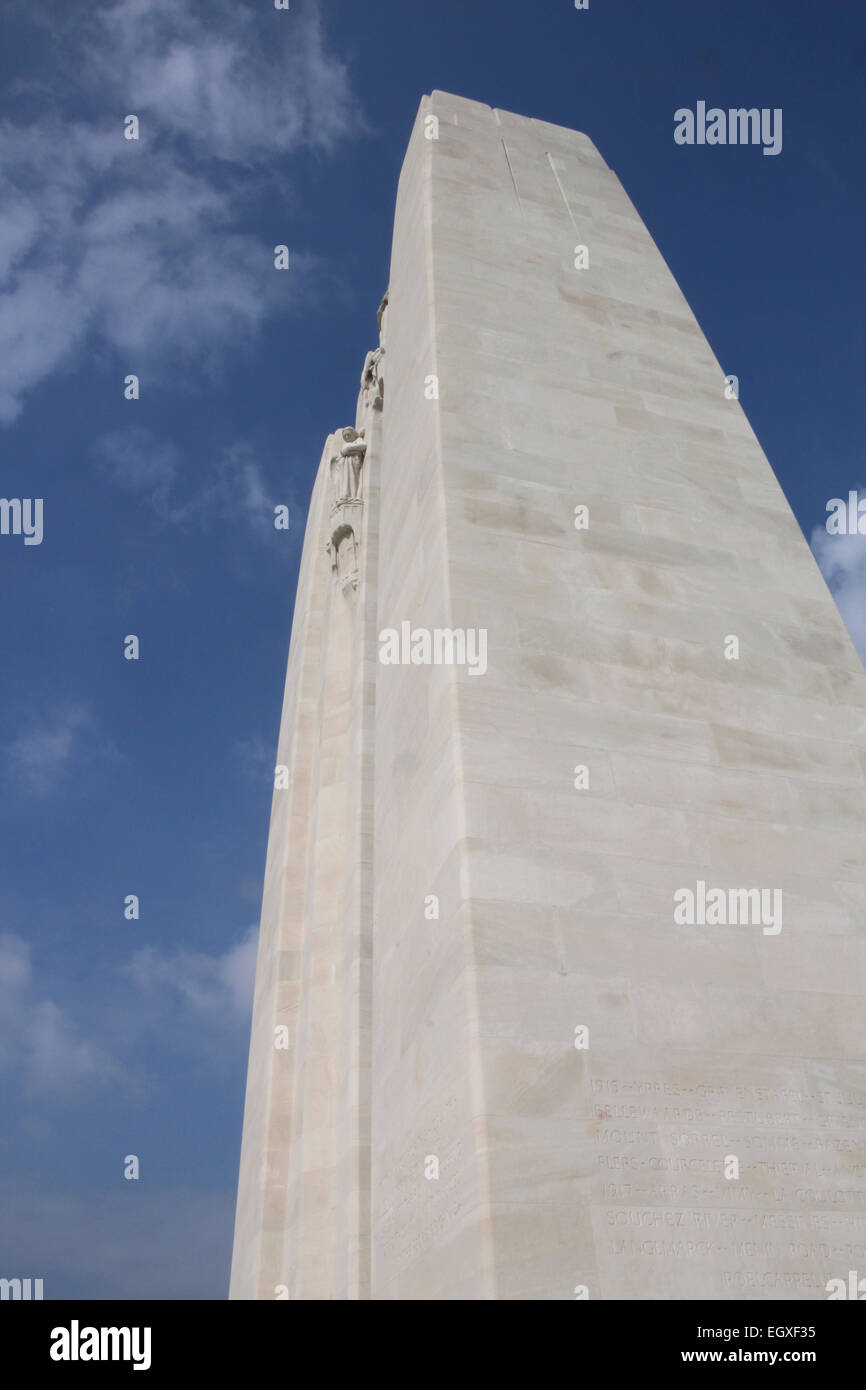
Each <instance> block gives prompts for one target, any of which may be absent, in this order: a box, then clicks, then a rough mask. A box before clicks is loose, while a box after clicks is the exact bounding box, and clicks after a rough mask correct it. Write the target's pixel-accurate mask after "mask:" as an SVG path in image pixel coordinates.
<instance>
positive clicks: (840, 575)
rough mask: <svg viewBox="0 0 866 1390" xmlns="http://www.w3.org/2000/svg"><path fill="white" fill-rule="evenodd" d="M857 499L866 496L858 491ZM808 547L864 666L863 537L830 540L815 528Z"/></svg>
mask: <svg viewBox="0 0 866 1390" xmlns="http://www.w3.org/2000/svg"><path fill="white" fill-rule="evenodd" d="M860 496H861V497H864V496H866V491H864V490H863V489H862V488H861V489H860ZM811 545H812V553H813V555H814V556H815V559H816V560H817V561H818V564H819V565H820V567H821V573H822V574H823V575H824V578H825V579H826V581H827V584H828V586H829V588H830V592H831V593H832V595H833V597H834V599H835V600H836V603H837V605H838V608H839V612H840V613H841V615H842V618H843V620H844V622H845V626H846V627H847V628H848V631H849V632H850V634H851V638H852V640H853V642H854V645H855V646H856V648H857V650H858V652H859V653H860V657H861V659H862V661H863V662H864V664H866V536H860V535H855V536H831V535H829V533H828V532H827V529H826V526H816V527H815V528H814V530H813V531H812V537H811Z"/></svg>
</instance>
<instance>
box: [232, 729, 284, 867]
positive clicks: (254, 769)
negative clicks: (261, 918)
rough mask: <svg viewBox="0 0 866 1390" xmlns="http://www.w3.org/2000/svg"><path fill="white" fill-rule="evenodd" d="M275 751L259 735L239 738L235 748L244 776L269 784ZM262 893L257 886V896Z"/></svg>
mask: <svg viewBox="0 0 866 1390" xmlns="http://www.w3.org/2000/svg"><path fill="white" fill-rule="evenodd" d="M275 751H276V750H275V749H274V748H273V747H271V745H270V744H267V743H265V741H264V739H263V738H262V737H261V735H259V734H252V735H251V736H250V737H249V738H239V739H238V741H237V743H236V744H235V746H234V755H235V757H236V759H237V761H238V763H239V764H240V766H241V769H242V770H243V773H244V776H245V777H247V778H249V780H250V781H251V782H257V783H261V782H262V781H265V782H269V781H270V780H271V778H272V777H273V775H274V754H275ZM259 892H260V889H259V886H258V885H256V894H257V895H258V894H259Z"/></svg>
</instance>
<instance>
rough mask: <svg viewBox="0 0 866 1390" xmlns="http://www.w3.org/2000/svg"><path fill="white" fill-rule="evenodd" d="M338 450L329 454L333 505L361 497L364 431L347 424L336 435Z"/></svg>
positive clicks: (364, 449)
mask: <svg viewBox="0 0 866 1390" xmlns="http://www.w3.org/2000/svg"><path fill="white" fill-rule="evenodd" d="M336 438H337V441H338V443H339V452H338V453H335V454H332V455H331V480H332V482H333V484H334V502H333V506H334V507H339V506H342V505H343V504H344V503H346V502H357V501H360V498H361V468H362V466H363V463H364V454H365V453H366V450H367V441H366V440H365V439H364V431H363V430H356V429H353V428H352V426H351V425H347V426H346V428H345V429H343V430H338V431H337V435H336Z"/></svg>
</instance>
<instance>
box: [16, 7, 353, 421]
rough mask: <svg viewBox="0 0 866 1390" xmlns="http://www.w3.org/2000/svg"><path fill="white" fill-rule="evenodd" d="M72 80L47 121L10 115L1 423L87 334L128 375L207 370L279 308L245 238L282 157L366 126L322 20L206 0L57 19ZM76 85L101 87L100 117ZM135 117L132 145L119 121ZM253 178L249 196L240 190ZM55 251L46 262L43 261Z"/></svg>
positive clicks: (268, 254)
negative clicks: (84, 107)
mask: <svg viewBox="0 0 866 1390" xmlns="http://www.w3.org/2000/svg"><path fill="white" fill-rule="evenodd" d="M55 19H56V27H57V28H58V29H59V31H60V32H59V35H58V34H55V35H54V39H55V45H56V49H65V51H66V68H65V79H64V76H63V73H62V72H59V73H58V74H57V84H56V90H55V92H54V94H53V95H52V98H51V99H50V100H49V101H48V103H47V105H46V107H45V112H46V114H44V115H41V116H39V117H37V118H36V119H35V120H34V121H33V122H31V123H30V124H28V125H24V124H22V123H20V122H16V121H14V120H7V121H4V122H2V123H0V171H2V172H0V383H2V384H0V422H2V423H7V424H8V423H9V422H11V421H12V420H14V419H15V418H16V416H17V415H18V414H19V412H20V410H21V408H22V403H23V401H24V399H25V397H26V394H27V392H28V391H29V390H31V389H32V388H33V387H34V386H36V385H37V384H38V383H39V382H40V381H42V380H43V379H44V378H45V377H47V376H48V375H49V374H50V373H52V372H54V371H55V370H57V369H58V368H60V367H63V366H65V365H67V364H69V363H71V362H73V361H74V358H75V354H76V352H78V351H80V350H81V349H82V348H83V346H84V344H85V343H86V342H87V341H88V340H89V339H90V338H91V337H93V338H95V340H96V341H98V342H100V343H104V344H107V345H108V346H109V347H111V348H114V349H116V350H117V351H118V352H120V353H121V354H122V356H123V357H124V358H125V359H126V360H125V364H124V370H125V371H135V372H136V373H137V374H139V373H140V372H141V371H142V370H143V369H144V367H145V366H146V365H147V364H148V363H149V362H151V361H152V362H153V370H154V371H155V370H156V369H157V362H158V363H159V364H161V368H162V370H165V369H166V368H167V365H168V364H170V363H171V362H176V361H177V360H178V359H180V360H188V359H190V358H194V359H196V360H197V361H202V362H203V363H204V365H205V366H206V367H208V368H210V367H212V366H214V365H215V364H216V363H218V362H219V361H220V360H221V358H222V355H223V353H224V352H225V351H226V350H227V349H228V348H229V347H232V346H235V345H236V344H238V343H239V342H241V343H243V342H244V341H249V340H250V339H251V338H252V337H253V336H254V335H255V333H256V332H257V330H258V329H259V327H260V326H261V324H262V322H263V320H264V319H265V317H266V316H267V315H269V314H271V313H273V312H275V311H276V310H278V309H280V308H283V307H285V305H286V303H287V296H288V294H289V293H291V292H292V291H293V290H294V289H295V287H296V286H297V284H298V278H299V275H300V276H301V278H303V272H304V269H305V268H307V269H309V268H310V267H311V266H312V264H313V258H312V257H310V256H308V255H307V256H305V255H304V254H303V252H300V253H299V254H298V255H295V256H294V258H293V265H294V270H293V272H292V276H291V288H289V277H288V276H285V275H279V274H277V273H276V272H275V271H274V268H273V247H272V246H268V245H263V244H262V243H261V242H260V240H259V239H257V238H255V237H252V236H250V235H249V234H248V233H247V232H244V231H242V230H241V229H240V224H239V221H238V214H239V211H240V210H242V208H243V207H244V206H245V204H246V203H247V202H248V200H249V195H250V191H251V189H252V188H253V187H254V184H255V180H256V179H261V178H263V177H265V176H269V175H273V176H279V177H281V178H283V177H284V171H283V170H282V168H281V167H279V164H278V161H279V160H280V158H281V157H283V156H285V155H287V154H290V153H292V152H293V151H295V150H298V149H302V148H317V149H322V150H328V149H331V148H333V147H334V146H335V145H336V144H337V143H338V142H339V141H340V140H342V139H344V138H346V137H348V136H350V135H352V134H353V133H355V132H356V130H358V129H360V128H361V121H360V118H359V117H358V116H357V115H356V114H355V112H354V108H353V101H352V97H351V92H350V86H349V82H348V78H347V74H346V71H345V68H344V67H343V65H342V64H341V63H339V62H338V61H337V60H336V59H334V58H333V57H331V56H330V55H329V54H328V53H326V51H325V48H324V44H323V39H322V35H321V30H320V27H319V24H318V20H317V18H316V16H315V14H312V15H309V14H308V15H306V16H305V15H299V14H295V13H293V12H292V11H288V12H282V11H277V10H274V9H270V10H268V9H266V8H264V7H248V6H246V5H244V4H238V3H231V4H230V3H228V0H213V3H211V4H209V5H207V6H206V7H205V6H197V5H194V4H193V3H192V0H118V3H114V4H108V5H106V4H103V5H97V6H96V7H95V8H94V9H93V11H92V13H91V14H90V16H89V18H88V19H87V20H85V21H82V19H81V15H80V12H79V14H78V15H77V16H75V17H74V18H73V19H65V18H64V16H63V14H62V13H61V14H59V15H58V16H57V17H54V16H52V21H51V22H52V28H54V27H55ZM82 83H86V84H87V85H88V89H89V90H90V91H97V92H99V93H100V94H101V111H100V112H99V113H98V114H97V115H96V116H95V117H94V119H93V120H92V121H90V122H84V121H82V120H81V119H80V118H79V117H78V116H77V115H76V118H75V119H72V120H68V119H65V118H64V107H65V105H68V106H69V109H71V110H75V111H76V112H77V111H78V110H80V89H81V85H82ZM126 114H134V115H137V116H138V117H139V120H140V123H141V125H140V139H139V140H138V141H132V140H126V139H124V136H123V125H122V121H123V117H124V116H125V115H126ZM241 177H243V187H244V190H245V197H241V196H239V193H238V188H239V186H240V185H239V183H238V180H239V179H240V178H241ZM46 248H50V254H49V255H46Z"/></svg>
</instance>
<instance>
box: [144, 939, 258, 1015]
mask: <svg viewBox="0 0 866 1390" xmlns="http://www.w3.org/2000/svg"><path fill="white" fill-rule="evenodd" d="M257 941H258V929H257V928H256V927H254V926H253V927H249V928H248V929H247V931H246V933H245V934H244V936H243V937H242V938H241V939H240V940H239V941H237V942H235V943H234V945H232V946H230V947H229V948H228V950H226V951H224V952H223V953H222V955H217V956H209V955H205V954H203V953H196V952H192V951H179V952H176V953H175V954H174V955H167V954H166V953H164V952H162V951H158V950H156V949H155V948H153V947H150V946H146V947H144V948H143V949H142V950H140V951H136V953H135V955H134V956H133V958H132V960H131V961H130V963H129V965H128V966H127V967H126V973H127V974H128V975H129V976H130V977H131V978H132V980H133V981H134V982H135V984H136V985H137V986H138V987H139V989H141V990H142V991H143V992H144V993H146V994H150V995H152V994H154V993H165V992H168V993H172V992H176V993H178V994H180V995H182V997H183V998H184V999H185V1000H186V1002H187V1004H188V1005H189V1006H190V1008H191V1009H192V1010H194V1012H195V1013H197V1014H199V1015H204V1016H210V1017H211V1018H214V1019H223V1020H224V1019H226V1018H231V1019H235V1020H236V1021H238V1022H242V1023H247V1022H248V1021H249V1016H250V1010H251V1008H252V999H253V983H254V980H255V971H256V948H257Z"/></svg>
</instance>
